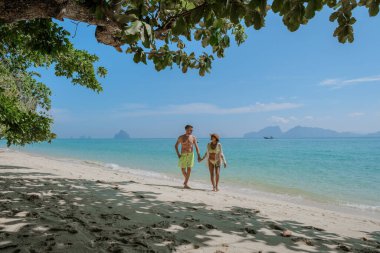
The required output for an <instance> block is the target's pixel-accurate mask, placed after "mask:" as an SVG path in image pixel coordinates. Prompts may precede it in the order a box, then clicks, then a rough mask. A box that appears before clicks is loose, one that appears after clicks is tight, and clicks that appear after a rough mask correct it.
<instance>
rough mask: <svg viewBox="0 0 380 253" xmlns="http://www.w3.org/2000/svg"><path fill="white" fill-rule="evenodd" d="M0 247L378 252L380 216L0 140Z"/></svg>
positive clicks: (16, 249)
mask: <svg viewBox="0 0 380 253" xmlns="http://www.w3.org/2000/svg"><path fill="white" fill-rule="evenodd" d="M178 173H180V172H178ZM287 230H288V231H287ZM284 231H286V232H285V233H284ZM289 231H290V232H289ZM284 234H285V235H287V236H283V235H284ZM0 251H1V252H172V251H176V252H213V253H215V252H218V253H222V252H225V253H227V252H237V253H240V252H348V251H351V252H363V253H364V252H380V221H379V220H376V218H366V217H362V216H357V215H354V214H348V213H343V212H337V211H336V212H335V211H328V210H324V209H323V208H318V207H310V206H303V205H297V204H293V203H287V202H285V201H280V200H274V199H269V198H264V197H262V196H245V195H239V194H235V193H231V192H224V191H223V189H222V190H221V191H220V192H218V193H215V192H212V191H210V190H208V189H192V190H184V189H182V187H181V186H180V185H178V184H176V183H174V182H172V181H165V180H163V179H157V178H149V177H143V176H141V175H136V174H133V173H130V172H122V171H114V170H110V169H107V168H104V167H102V166H101V165H96V164H92V163H86V162H80V161H73V160H67V159H57V158H49V157H42V156H39V155H34V154H26V153H21V152H16V151H12V150H7V151H5V150H3V152H0Z"/></svg>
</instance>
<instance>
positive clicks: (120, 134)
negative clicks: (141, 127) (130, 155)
mask: <svg viewBox="0 0 380 253" xmlns="http://www.w3.org/2000/svg"><path fill="white" fill-rule="evenodd" d="M113 138H114V139H119V140H126V139H130V138H131V137H130V136H129V134H128V133H127V132H126V131H124V130H120V131H119V132H118V133H117V134H115V136H114V137H113Z"/></svg>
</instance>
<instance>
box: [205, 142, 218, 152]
mask: <svg viewBox="0 0 380 253" xmlns="http://www.w3.org/2000/svg"><path fill="white" fill-rule="evenodd" d="M207 151H208V152H209V153H210V154H218V153H220V152H221V148H220V143H218V144H217V145H216V148H215V149H213V148H211V144H210V143H209V144H207Z"/></svg>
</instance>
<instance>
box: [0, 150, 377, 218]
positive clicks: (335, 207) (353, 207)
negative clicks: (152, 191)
mask: <svg viewBox="0 0 380 253" xmlns="http://www.w3.org/2000/svg"><path fill="white" fill-rule="evenodd" d="M0 151H1V149H0ZM8 151H11V152H20V153H25V154H28V155H32V156H37V157H43V158H46V159H53V160H57V161H63V162H69V163H74V164H78V163H79V164H88V165H95V166H98V167H100V168H102V169H104V170H108V171H109V172H113V171H118V172H120V173H130V174H133V175H135V176H138V177H148V178H152V179H157V180H164V181H167V182H169V183H176V184H177V185H178V186H181V185H182V178H181V177H180V176H181V175H180V171H179V173H178V175H174V174H167V173H165V172H161V173H160V172H157V171H148V170H145V169H132V168H129V167H125V166H121V165H119V164H116V163H107V162H102V161H94V160H81V159H77V158H71V157H66V156H59V155H48V154H44V153H43V152H32V151H24V150H23V151H20V150H14V149H8ZM221 180H223V177H222V178H221ZM206 181H207V180H202V181H200V180H198V179H190V184H194V185H195V186H196V187H198V188H201V189H203V190H209V188H210V186H209V185H208V184H207V183H206ZM221 183H222V187H223V190H224V191H223V192H224V193H226V192H229V193H230V194H231V195H238V196H240V197H248V196H250V195H255V197H256V198H264V199H270V200H272V201H283V202H289V203H292V204H295V205H301V206H306V207H314V208H320V209H325V210H329V211H334V212H342V213H346V214H350V215H356V216H361V217H363V218H373V219H376V220H378V221H380V206H368V205H364V204H359V203H339V202H337V201H334V200H329V201H327V198H324V199H323V200H324V201H323V202H322V201H320V200H321V198H318V200H319V201H318V200H316V198H308V197H310V196H311V195H310V194H307V195H308V196H306V197H305V196H301V195H292V194H288V193H283V194H281V193H278V192H276V191H274V190H273V191H270V187H267V188H255V187H254V186H253V187H250V188H247V187H238V186H237V185H233V184H230V182H227V183H223V182H221ZM379 204H380V203H379Z"/></svg>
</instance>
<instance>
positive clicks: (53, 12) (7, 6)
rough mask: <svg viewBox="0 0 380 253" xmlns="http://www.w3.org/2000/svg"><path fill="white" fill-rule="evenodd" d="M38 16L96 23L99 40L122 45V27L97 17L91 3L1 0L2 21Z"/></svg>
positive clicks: (11, 21)
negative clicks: (120, 35)
mask: <svg viewBox="0 0 380 253" xmlns="http://www.w3.org/2000/svg"><path fill="white" fill-rule="evenodd" d="M38 18H56V19H59V20H63V18H68V19H72V20H76V21H81V22H84V23H87V24H92V25H96V26H97V27H96V33H95V37H96V39H97V40H98V42H100V43H103V44H106V45H110V46H113V47H120V46H121V45H122V43H121V41H120V39H119V36H118V34H119V32H120V31H121V29H120V27H119V26H118V24H117V23H116V22H113V21H112V20H111V19H109V18H107V17H106V18H104V19H97V18H96V17H95V14H94V11H93V10H92V9H91V5H90V4H86V3H79V1H78V0H0V21H1V22H4V23H14V22H18V21H22V20H33V19H38Z"/></svg>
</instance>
